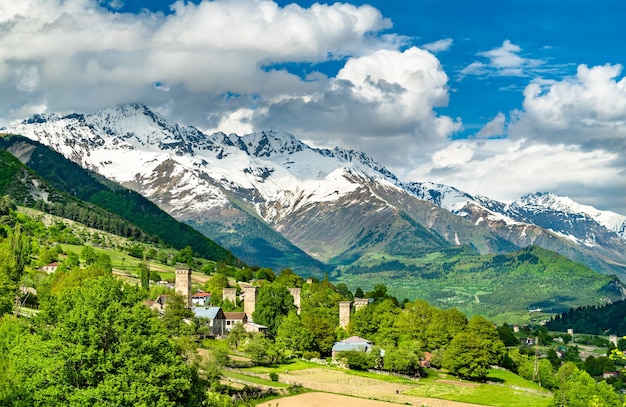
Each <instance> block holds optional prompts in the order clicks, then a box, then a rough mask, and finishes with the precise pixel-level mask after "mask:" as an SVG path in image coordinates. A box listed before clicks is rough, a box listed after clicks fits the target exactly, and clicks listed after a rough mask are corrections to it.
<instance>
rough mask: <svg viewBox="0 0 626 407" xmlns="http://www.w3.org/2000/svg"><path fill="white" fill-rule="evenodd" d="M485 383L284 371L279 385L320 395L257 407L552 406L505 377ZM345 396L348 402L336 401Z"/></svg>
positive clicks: (497, 374) (537, 391)
mask: <svg viewBox="0 0 626 407" xmlns="http://www.w3.org/2000/svg"><path fill="white" fill-rule="evenodd" d="M490 379H491V380H493V381H494V382H495V383H492V384H481V383H472V382H467V381H460V380H457V379H453V378H450V377H448V376H446V375H440V374H438V373H432V374H431V377H429V378H427V379H420V380H408V379H402V378H397V377H393V376H385V375H378V374H372V373H357V372H352V371H346V370H341V369H331V368H326V367H315V368H309V369H301V370H286V369H285V370H284V371H282V372H281V373H280V379H279V380H280V381H281V382H286V383H289V384H299V385H301V386H303V387H305V388H307V389H312V390H316V391H321V392H324V393H307V394H310V395H309V396H306V397H305V396H304V395H302V397H300V396H294V397H288V398H284V399H279V400H274V401H272V402H269V403H264V404H261V406H263V407H269V406H275V405H276V403H277V402H278V403H279V406H280V407H284V406H288V407H289V406H306V407H309V406H322V405H333V403H334V405H341V406H350V405H355V406H356V405H358V406H361V405H366V404H364V403H365V401H366V400H368V401H372V400H377V401H378V402H379V404H371V406H372V407H377V406H381V407H384V406H393V405H394V404H389V403H395V405H419V406H430V407H435V406H440V407H461V406H503V407H504V406H520V407H521V406H525V407H526V406H528V407H545V406H548V405H550V402H551V401H552V395H551V394H550V393H548V392H546V391H544V390H542V389H541V388H539V387H538V386H536V385H534V384H532V383H529V382H527V381H525V380H523V379H521V378H519V377H518V376H515V375H513V374H511V373H508V372H504V371H497V370H494V371H492V373H491V374H490ZM325 393H333V394H332V395H330V394H325ZM339 395H341V396H339ZM345 396H350V397H352V398H348V399H343V398H341V397H345ZM335 397H336V398H335ZM354 398H358V399H359V400H356V399H354ZM309 403H310V404H309ZM367 405H368V406H369V405H370V404H367Z"/></svg>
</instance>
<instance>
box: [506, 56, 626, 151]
mask: <svg viewBox="0 0 626 407" xmlns="http://www.w3.org/2000/svg"><path fill="white" fill-rule="evenodd" d="M621 70H622V66H621V65H603V66H595V67H591V68H589V67H587V66H586V65H580V66H579V67H578V70H577V73H576V75H575V76H574V77H568V78H565V79H563V80H562V81H557V82H552V83H548V84H547V85H546V86H541V84H539V83H531V84H530V85H528V86H527V87H526V89H525V90H524V103H523V106H524V110H523V111H522V112H520V113H519V114H518V117H517V120H516V121H515V122H514V123H512V125H511V134H512V136H515V137H518V138H521V137H534V138H538V139H540V140H543V141H545V142H548V143H563V142H566V143H573V144H577V145H581V146H583V147H585V148H587V149H595V148H606V149H609V150H612V151H621V152H622V153H624V154H625V155H626V144H625V143H626V141H625V140H626V78H621V79H620V78H619V76H620V74H621Z"/></svg>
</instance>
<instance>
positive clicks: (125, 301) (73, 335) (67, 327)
mask: <svg viewBox="0 0 626 407" xmlns="http://www.w3.org/2000/svg"><path fill="white" fill-rule="evenodd" d="M140 301H141V294H140V292H139V290H138V289H137V288H134V287H132V286H128V285H126V284H124V283H123V282H121V281H119V280H116V279H114V278H113V277H111V276H105V277H99V278H92V279H87V280H85V281H84V284H83V285H82V286H79V287H72V288H68V289H66V290H63V291H61V292H60V293H59V294H57V295H54V296H53V297H52V298H51V300H50V301H49V302H48V303H47V304H46V308H44V309H42V312H41V313H40V314H39V315H38V316H37V318H36V319H35V321H33V322H34V325H33V326H32V327H31V328H30V330H31V331H32V332H33V333H28V334H25V333H22V334H21V335H20V340H19V341H17V342H14V343H12V344H10V346H9V349H7V352H2V356H0V358H2V360H3V363H6V364H7V365H8V366H11V369H13V371H12V374H13V377H14V383H12V391H11V392H10V393H7V392H0V405H24V406H26V405H75V406H88V405H90V406H103V407H104V406H108V405H116V406H133V405H161V406H175V405H188V406H199V405H201V404H202V402H203V400H204V398H205V395H204V391H205V390H204V389H205V386H204V385H203V384H202V381H201V380H200V378H199V376H198V372H197V366H196V364H195V363H193V362H192V361H191V360H189V359H188V358H186V356H185V355H186V354H185V353H184V352H183V348H182V347H181V346H180V345H179V344H178V342H177V341H175V340H172V339H170V338H169V337H168V335H167V333H166V331H165V329H164V327H163V326H162V325H161V323H160V321H159V319H158V318H157V317H156V316H155V315H154V314H153V313H152V312H151V311H150V310H149V309H147V308H146V307H144V306H143V305H142V304H141V303H140ZM2 324H4V321H2ZM0 336H2V328H1V327H0ZM0 342H4V341H2V339H0ZM4 343H6V342H4ZM0 346H1V345H0ZM1 386H2V385H0V387H1Z"/></svg>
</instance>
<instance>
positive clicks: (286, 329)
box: [276, 311, 314, 356]
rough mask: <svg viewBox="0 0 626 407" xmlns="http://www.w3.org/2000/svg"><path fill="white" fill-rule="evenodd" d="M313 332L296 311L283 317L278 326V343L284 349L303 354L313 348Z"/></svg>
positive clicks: (299, 354)
mask: <svg viewBox="0 0 626 407" xmlns="http://www.w3.org/2000/svg"><path fill="white" fill-rule="evenodd" d="M313 340H314V338H313V334H312V333H311V332H310V331H309V330H308V329H306V328H305V326H304V325H303V324H302V321H301V320H300V317H299V316H298V314H297V313H296V312H295V311H291V312H290V313H289V315H287V316H286V317H285V318H283V321H282V322H281V323H280V325H279V326H278V331H277V334H276V343H277V344H278V345H280V346H282V347H283V348H284V349H286V350H289V351H291V352H293V353H294V354H295V355H298V356H302V353H303V352H304V351H307V350H311V349H312V348H313Z"/></svg>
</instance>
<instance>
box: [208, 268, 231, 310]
mask: <svg viewBox="0 0 626 407" xmlns="http://www.w3.org/2000/svg"><path fill="white" fill-rule="evenodd" d="M228 286H229V285H228V277H226V275H225V274H222V273H215V274H213V276H212V277H211V278H210V279H209V281H207V282H206V285H205V289H206V290H207V291H208V292H210V293H211V300H212V301H220V300H221V298H222V293H223V290H224V288H228ZM214 303H215V302H214Z"/></svg>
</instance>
